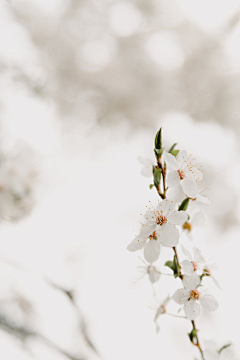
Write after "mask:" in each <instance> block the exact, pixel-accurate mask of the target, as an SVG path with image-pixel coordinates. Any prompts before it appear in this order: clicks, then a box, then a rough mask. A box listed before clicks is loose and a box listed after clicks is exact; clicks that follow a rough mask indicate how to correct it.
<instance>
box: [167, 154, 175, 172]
mask: <svg viewBox="0 0 240 360" xmlns="http://www.w3.org/2000/svg"><path fill="white" fill-rule="evenodd" d="M165 161H166V163H167V168H168V169H169V170H178V162H177V160H176V158H175V156H173V155H172V154H169V153H165Z"/></svg>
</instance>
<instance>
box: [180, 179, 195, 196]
mask: <svg viewBox="0 0 240 360" xmlns="http://www.w3.org/2000/svg"><path fill="white" fill-rule="evenodd" d="M181 185H182V188H183V191H184V193H185V194H186V195H187V196H189V197H190V198H193V199H195V197H196V194H197V183H196V181H195V180H190V179H183V180H182V181H181Z"/></svg>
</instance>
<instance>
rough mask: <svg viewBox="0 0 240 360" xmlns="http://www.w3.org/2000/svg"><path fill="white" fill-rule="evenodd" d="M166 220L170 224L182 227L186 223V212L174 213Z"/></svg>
mask: <svg viewBox="0 0 240 360" xmlns="http://www.w3.org/2000/svg"><path fill="white" fill-rule="evenodd" d="M167 219H168V221H169V222H170V224H174V225H182V224H184V223H185V222H186V221H187V219H188V216H187V213H186V211H174V212H173V213H172V214H171V215H169V216H168V218H167Z"/></svg>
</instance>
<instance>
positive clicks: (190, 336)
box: [188, 329, 198, 344]
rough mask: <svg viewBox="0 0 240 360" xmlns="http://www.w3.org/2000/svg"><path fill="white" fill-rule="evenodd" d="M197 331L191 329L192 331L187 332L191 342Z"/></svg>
mask: <svg viewBox="0 0 240 360" xmlns="http://www.w3.org/2000/svg"><path fill="white" fill-rule="evenodd" d="M197 332H198V330H197V329H192V331H191V332H190V333H188V336H189V339H190V341H191V342H192V343H193V344H195V343H194V339H195V338H196V335H197Z"/></svg>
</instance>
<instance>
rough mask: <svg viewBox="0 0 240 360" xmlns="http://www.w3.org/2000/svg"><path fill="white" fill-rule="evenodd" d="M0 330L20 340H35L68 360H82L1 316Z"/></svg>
mask: <svg viewBox="0 0 240 360" xmlns="http://www.w3.org/2000/svg"><path fill="white" fill-rule="evenodd" d="M0 328H1V329H2V330H3V331H5V332H7V333H9V334H12V335H14V336H15V337H17V338H18V339H20V340H26V339H27V338H36V339H38V340H40V341H42V342H43V343H45V344H46V345H47V346H49V347H51V348H52V349H54V350H56V351H57V352H59V353H60V354H62V355H65V356H66V357H67V358H68V359H70V360H84V359H83V358H79V357H75V356H73V355H71V354H70V353H69V352H67V351H65V350H63V349H61V348H60V347H59V346H58V345H56V344H54V343H53V342H51V341H50V340H48V339H47V338H45V337H44V336H43V335H41V334H39V333H37V332H35V331H32V330H29V329H27V328H25V327H22V326H17V325H15V324H13V323H12V322H11V321H10V320H9V319H7V318H6V317H4V316H2V315H0Z"/></svg>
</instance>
